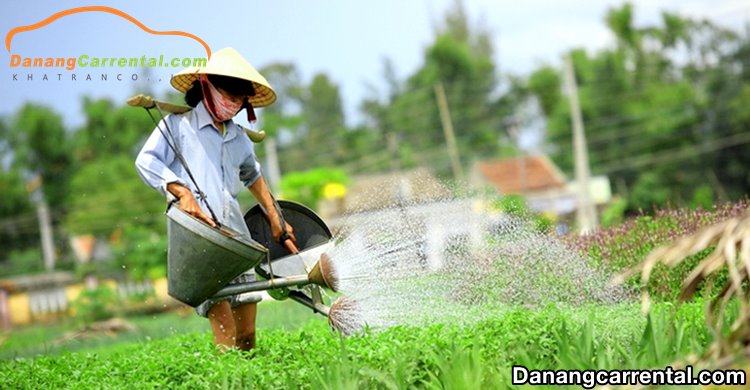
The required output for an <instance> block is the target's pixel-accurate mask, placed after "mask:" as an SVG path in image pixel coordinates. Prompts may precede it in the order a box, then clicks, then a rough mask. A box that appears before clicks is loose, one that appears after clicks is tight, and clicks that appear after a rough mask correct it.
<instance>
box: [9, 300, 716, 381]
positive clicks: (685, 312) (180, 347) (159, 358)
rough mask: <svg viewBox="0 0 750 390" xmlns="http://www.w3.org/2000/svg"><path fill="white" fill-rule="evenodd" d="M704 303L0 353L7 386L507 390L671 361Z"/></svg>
mask: <svg viewBox="0 0 750 390" xmlns="http://www.w3.org/2000/svg"><path fill="white" fill-rule="evenodd" d="M703 323H704V322H703V306H702V304H701V303H700V302H698V303H692V304H688V305H684V306H681V307H679V308H678V309H674V308H673V307H672V305H670V304H659V305H656V306H655V309H654V311H652V314H651V315H650V316H649V317H648V318H644V317H643V316H641V314H640V312H639V308H638V307H637V306H636V305H633V304H627V305H618V306H589V307H582V308H563V307H555V306H548V307H545V308H542V309H540V310H530V309H524V308H516V309H510V310H509V311H507V312H506V314H504V315H503V316H501V317H497V318H494V319H492V320H487V321H483V322H481V323H477V324H474V325H470V326H463V327H461V326H447V325H435V326H430V327H409V326H399V327H393V328H390V329H386V330H383V331H375V330H372V329H370V330H365V331H364V332H363V333H361V334H358V335H355V336H350V337H341V336H339V335H338V334H336V333H333V332H331V331H330V330H329V329H328V328H327V327H326V326H325V324H322V323H320V322H319V321H318V322H311V323H309V324H307V325H305V326H303V327H302V328H300V329H298V330H295V331H291V332H290V331H285V330H280V329H271V330H264V329H261V330H260V331H259V334H258V336H259V344H258V348H257V349H255V350H254V351H253V352H252V353H250V354H245V353H241V352H236V351H230V352H229V353H225V354H219V353H217V352H216V351H215V349H214V347H213V345H212V342H211V336H210V333H209V332H201V333H195V332H194V333H188V334H183V335H176V336H172V337H168V338H164V339H159V340H151V341H148V342H146V341H142V342H136V343H130V344H123V345H117V346H113V347H111V348H110V349H108V350H106V353H104V352H102V351H101V350H99V351H97V350H94V351H88V352H87V351H80V352H72V353H70V352H69V353H64V354H62V355H45V356H38V357H35V358H16V359H10V360H4V361H0V388H14V389H37V388H75V389H82V388H83V389H85V388H96V389H100V388H190V389H192V388H268V389H277V388H310V389H342V388H386V389H401V388H411V387H420V388H422V387H424V388H460V389H463V388H503V387H506V386H507V385H509V383H510V378H511V376H510V375H511V369H510V367H511V366H512V365H513V364H523V365H525V366H526V367H529V368H533V369H556V368H565V369H571V368H576V369H594V368H600V369H608V368H609V369H611V368H644V367H655V368H659V367H662V368H663V367H664V366H665V365H667V364H668V363H670V362H672V361H674V360H676V359H679V358H681V357H684V356H686V355H687V354H689V353H700V352H702V351H703V350H704V349H705V347H706V346H707V345H708V343H709V342H710V340H711V336H710V333H709V332H708V331H707V330H706V328H705V326H704V325H703Z"/></svg>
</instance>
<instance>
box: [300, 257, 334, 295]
mask: <svg viewBox="0 0 750 390" xmlns="http://www.w3.org/2000/svg"><path fill="white" fill-rule="evenodd" d="M307 277H308V279H310V282H312V283H315V284H317V285H318V286H321V287H325V288H328V289H330V290H333V291H338V290H337V288H338V280H337V279H336V273H335V269H334V267H333V264H331V258H330V257H328V255H326V254H325V253H323V254H322V255H320V260H318V262H317V263H315V265H314V266H313V268H312V269H311V270H310V272H309V273H308V274H307Z"/></svg>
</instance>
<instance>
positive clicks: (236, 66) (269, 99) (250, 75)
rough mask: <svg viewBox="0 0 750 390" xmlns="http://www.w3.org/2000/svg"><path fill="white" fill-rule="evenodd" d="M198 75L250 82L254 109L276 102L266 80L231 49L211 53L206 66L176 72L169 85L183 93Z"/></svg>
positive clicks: (251, 100) (274, 93)
mask: <svg viewBox="0 0 750 390" xmlns="http://www.w3.org/2000/svg"><path fill="white" fill-rule="evenodd" d="M199 74H214V75H219V76H229V77H236V78H238V79H243V80H247V81H250V82H252V83H253V87H254V88H255V96H252V97H250V99H249V100H250V103H252V105H253V106H254V107H265V106H268V105H270V104H271V103H273V102H275V101H276V92H274V90H273V88H271V85H270V84H268V81H267V80H266V78H265V77H263V76H262V75H261V74H260V73H259V72H258V71H257V70H256V69H255V68H254V67H253V66H252V65H250V63H249V62H248V61H247V60H246V59H244V58H243V57H242V55H240V53H238V52H237V50H235V49H233V48H231V47H227V48H224V49H221V50H219V51H217V52H216V53H213V55H211V58H210V59H209V60H208V62H207V63H206V66H191V67H189V68H187V69H184V70H182V71H180V72H178V73H177V74H175V75H174V76H172V80H171V84H172V86H173V87H175V88H176V89H177V90H178V91H180V92H182V93H185V92H187V90H188V89H190V87H191V86H192V85H193V81H195V80H197V79H198V75H199Z"/></svg>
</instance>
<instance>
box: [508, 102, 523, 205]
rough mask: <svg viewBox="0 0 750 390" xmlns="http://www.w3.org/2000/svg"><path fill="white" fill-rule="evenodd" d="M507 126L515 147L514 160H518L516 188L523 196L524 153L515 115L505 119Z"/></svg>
mask: <svg viewBox="0 0 750 390" xmlns="http://www.w3.org/2000/svg"><path fill="white" fill-rule="evenodd" d="M506 124H507V125H508V134H509V135H510V138H511V139H512V140H513V145H514V146H515V147H516V159H517V160H518V186H519V191H518V192H519V193H520V194H521V195H525V193H526V187H528V183H527V181H528V180H527V175H526V153H524V152H523V150H522V149H521V141H520V140H519V138H520V134H519V132H518V119H517V118H516V116H515V114H514V115H512V116H510V117H508V118H507V119H506Z"/></svg>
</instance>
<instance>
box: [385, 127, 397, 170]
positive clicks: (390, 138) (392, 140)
mask: <svg viewBox="0 0 750 390" xmlns="http://www.w3.org/2000/svg"><path fill="white" fill-rule="evenodd" d="M385 140H386V143H387V145H388V154H390V155H391V172H398V171H399V170H400V169H401V161H400V158H399V155H398V135H396V133H394V132H389V133H388V134H386V136H385Z"/></svg>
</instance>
